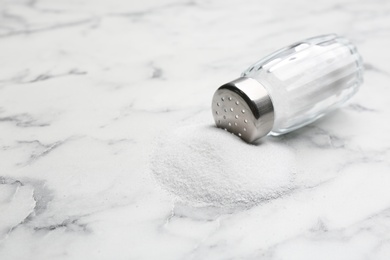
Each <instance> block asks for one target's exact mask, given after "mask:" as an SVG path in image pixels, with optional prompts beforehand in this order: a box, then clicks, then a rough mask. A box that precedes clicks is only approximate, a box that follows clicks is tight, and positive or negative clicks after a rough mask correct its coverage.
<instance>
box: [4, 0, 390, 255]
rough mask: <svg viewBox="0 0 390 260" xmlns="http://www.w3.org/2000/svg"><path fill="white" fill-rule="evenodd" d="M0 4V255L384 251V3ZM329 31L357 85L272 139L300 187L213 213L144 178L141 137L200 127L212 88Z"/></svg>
mask: <svg viewBox="0 0 390 260" xmlns="http://www.w3.org/2000/svg"><path fill="white" fill-rule="evenodd" d="M0 9H1V13H0V67H1V69H0V259H2V260H8V259H289V260H291V259H300V260H302V259H316V260H318V259H354V260H358V259H390V134H389V133H390V123H389V120H390V101H389V98H390V69H389V64H390V52H389V46H390V15H389V13H390V2H389V1H380V0H374V1H354V0H351V1H347V0H345V1H335V0H327V1H325V0H322V1H316V2H308V1H303V0H296V1H288V0H277V1H233V0H228V1H222V0H212V1H198V0H189V1H175V0H164V1H157V0H154V1H153V0H147V1H125V0H112V1H103V0H99V1H97V0H96V1H86V0H81V1H65V0H58V1H49V0H20V1H11V0H8V1H7V0H5V1H3V2H2V3H1V5H0ZM332 32H335V33H339V34H342V35H345V36H347V37H349V38H350V39H352V40H353V41H354V42H355V44H356V45H357V46H358V47H359V50H360V52H361V53H362V55H363V57H364V60H365V68H366V72H365V83H364V85H363V86H362V88H361V90H360V91H359V93H358V94H357V95H356V96H355V97H354V98H353V99H352V100H351V102H350V103H348V104H347V106H346V107H344V108H343V109H340V110H338V111H336V112H335V113H332V114H331V115H329V116H327V117H325V118H323V119H322V120H320V121H319V122H317V123H315V124H312V125H310V126H308V127H305V128H303V129H302V130H299V131H297V132H295V133H292V134H289V135H287V136H285V137H282V138H280V139H278V142H281V143H283V144H284V145H286V146H288V147H290V148H291V149H294V151H296V157H297V160H299V163H300V164H301V166H302V167H303V169H304V173H302V174H306V175H307V182H303V183H302V185H301V186H300V187H299V188H297V189H295V190H294V191H293V192H291V193H290V194H288V195H281V196H280V197H278V198H275V199H273V200H270V201H267V202H264V203H260V204H259V205H256V206H253V207H248V208H246V209H236V210H235V209H233V210H232V209H229V210H226V209H224V208H218V207H210V208H197V207H194V206H192V205H189V204H186V203H184V202H178V200H177V199H176V198H174V197H172V196H171V195H170V194H169V193H167V192H166V191H165V190H164V187H161V186H160V185H159V184H158V183H157V182H156V181H155V180H154V178H153V174H152V172H151V165H150V156H151V154H152V153H153V151H154V148H155V143H154V142H155V140H156V138H157V137H159V136H161V134H162V133H167V132H170V131H173V129H174V128H175V127H177V126H178V125H180V124H181V123H183V122H187V123H188V122H191V120H194V121H198V122H199V121H201V122H202V123H204V124H210V125H212V124H213V122H212V117H211V115H210V114H211V113H210V102H211V97H212V94H213V92H214V91H215V89H216V88H217V87H218V86H219V85H221V84H223V83H225V82H226V81H229V80H231V79H234V78H235V77H237V76H239V73H240V72H241V71H242V70H243V69H245V68H246V67H247V66H248V65H250V64H251V63H252V62H254V61H256V60H257V59H258V58H261V57H262V56H264V55H266V54H268V53H269V52H270V51H273V50H275V49H277V48H279V47H283V46H284V45H286V44H289V43H291V42H294V41H296V40H300V39H304V38H306V37H310V36H314V35H318V34H325V33H332ZM221 134H224V133H221ZM232 138H233V137H232ZM272 140H273V139H272V138H271V139H269V140H268V141H270V142H271V141H272ZM280 160H281V161H283V158H280ZM297 174H300V173H299V172H298V173H297Z"/></svg>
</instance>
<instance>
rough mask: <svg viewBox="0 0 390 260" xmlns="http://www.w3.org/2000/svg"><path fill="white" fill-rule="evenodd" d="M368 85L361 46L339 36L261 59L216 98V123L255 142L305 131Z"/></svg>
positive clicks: (312, 40)
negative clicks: (365, 84) (363, 84)
mask: <svg viewBox="0 0 390 260" xmlns="http://www.w3.org/2000/svg"><path fill="white" fill-rule="evenodd" d="M362 82H363V63H362V59H361V57H360V55H359V53H358V52H357V49H356V47H355V46H354V45H353V44H352V43H351V42H350V41H349V40H347V39H346V38H343V37H340V36H337V35H335V34H331V35H322V36H317V37H313V38H309V39H306V40H303V41H300V42H297V43H295V44H292V45H290V46H288V47H286V48H283V49H280V50H278V51H276V52H274V53H272V54H270V55H269V56H267V57H265V58H263V59H261V60H259V61H258V62H256V63H255V64H253V65H252V66H250V67H249V68H248V69H247V70H245V71H244V72H243V73H242V75H241V77H239V78H238V79H236V80H233V81H231V82H229V83H227V84H225V85H223V86H221V87H220V88H219V89H218V90H217V91H216V92H215V94H214V97H213V101H212V112H213V116H214V120H215V123H216V125H217V126H218V127H220V128H223V129H225V130H227V131H229V132H232V133H234V134H236V135H238V136H240V137H241V138H242V139H243V140H245V141H247V142H249V143H251V142H254V141H256V140H258V139H259V138H261V137H264V136H266V135H268V134H271V135H274V136H277V135H281V134H285V133H288V132H291V131H293V130H295V129H297V128H300V127H302V126H305V125H307V124H309V123H311V122H313V121H315V120H317V119H318V118H320V117H322V116H324V115H325V114H327V113H328V112H330V111H332V110H334V109H335V108H337V107H339V106H340V105H342V104H343V103H344V102H345V101H347V100H348V99H349V98H350V97H352V96H353V95H354V94H355V93H356V92H357V91H358V89H359V86H360V85H361V83H362Z"/></svg>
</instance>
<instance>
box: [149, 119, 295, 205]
mask: <svg viewBox="0 0 390 260" xmlns="http://www.w3.org/2000/svg"><path fill="white" fill-rule="evenodd" d="M151 167H152V170H153V174H154V176H155V178H156V179H157V181H158V182H159V183H160V184H161V186H162V187H163V188H165V189H166V190H168V191H169V192H171V193H172V194H174V195H175V196H176V197H177V199H179V200H182V201H185V202H186V203H190V204H191V205H194V206H216V207H243V206H244V207H245V206H253V205H256V204H258V203H261V202H263V201H267V200H269V199H273V198H277V197H279V196H281V195H283V194H285V193H287V192H288V191H290V190H291V189H293V188H294V186H293V179H294V172H295V157H294V152H293V151H292V150H291V149H290V148H288V147H287V146H285V145H283V144H278V143H273V142H263V143H262V144H260V145H258V146H255V145H249V144H247V143H245V142H243V141H242V140H240V139H239V138H238V137H236V136H233V135H231V134H229V133H227V132H223V130H221V129H217V128H215V127H212V126H207V125H192V126H184V127H181V128H177V129H176V130H175V131H174V132H173V133H170V134H169V135H166V136H163V137H162V138H161V139H160V140H159V141H158V144H157V145H156V150H155V152H154V154H153V156H152V161H151Z"/></svg>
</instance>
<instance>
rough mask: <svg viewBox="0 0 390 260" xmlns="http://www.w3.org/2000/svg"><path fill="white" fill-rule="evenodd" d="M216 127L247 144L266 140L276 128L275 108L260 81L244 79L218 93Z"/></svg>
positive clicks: (218, 90) (216, 94) (234, 81)
mask: <svg viewBox="0 0 390 260" xmlns="http://www.w3.org/2000/svg"><path fill="white" fill-rule="evenodd" d="M212 112H213V117H214V121H215V124H216V125H217V126H218V127H219V128H222V129H225V130H227V131H229V132H231V133H233V134H236V135H238V136H239V137H241V138H242V139H243V140H245V141H246V142H249V143H251V142H254V141H256V140H257V139H259V138H261V137H263V136H266V135H267V134H268V133H269V132H270V131H271V130H272V127H273V124H274V119H275V116H274V107H273V105H272V100H271V98H270V97H269V95H268V92H267V90H266V89H265V88H264V86H263V85H262V84H260V83H259V82H258V81H257V80H255V79H252V78H247V77H241V78H238V79H236V80H233V81H231V82H229V83H227V84H225V85H223V86H221V87H220V88H219V89H217V91H216V92H215V93H214V97H213V101H212Z"/></svg>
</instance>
